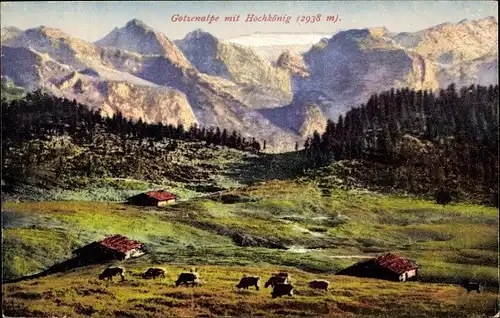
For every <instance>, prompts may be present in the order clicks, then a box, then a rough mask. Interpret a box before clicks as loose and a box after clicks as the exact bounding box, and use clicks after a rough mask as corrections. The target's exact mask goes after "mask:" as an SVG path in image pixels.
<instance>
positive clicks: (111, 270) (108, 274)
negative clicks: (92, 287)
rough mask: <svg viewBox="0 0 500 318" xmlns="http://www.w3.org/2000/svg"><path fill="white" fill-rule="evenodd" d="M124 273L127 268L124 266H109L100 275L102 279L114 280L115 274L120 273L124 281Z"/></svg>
mask: <svg viewBox="0 0 500 318" xmlns="http://www.w3.org/2000/svg"><path fill="white" fill-rule="evenodd" d="M124 273H125V269H124V268H123V267H108V268H106V269H105V270H104V271H103V272H102V273H101V274H100V275H99V279H100V280H103V279H108V280H111V281H112V280H113V277H114V276H116V275H120V276H121V278H122V281H124V280H125V276H124Z"/></svg>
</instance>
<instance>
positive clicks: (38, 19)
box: [0, 1, 498, 41]
mask: <svg viewBox="0 0 500 318" xmlns="http://www.w3.org/2000/svg"><path fill="white" fill-rule="evenodd" d="M1 9H2V10H1V16H0V18H1V19H0V21H1V25H2V27H4V26H16V27H18V28H21V29H27V28H32V27H37V26H40V25H45V26H48V27H53V28H58V29H61V30H63V31H64V32H66V33H69V34H71V35H73V36H77V37H79V38H82V39H84V40H88V41H95V40H98V39H100V38H102V37H103V36H104V35H106V34H107V33H108V32H110V31H111V30H112V29H113V28H114V27H122V26H123V25H125V23H126V22H127V21H129V20H131V19H133V18H137V19H140V20H142V21H144V22H145V23H146V24H147V25H149V26H151V27H152V28H154V29H156V30H158V31H161V32H163V33H165V34H166V35H167V36H168V37H169V38H171V39H179V38H182V37H184V35H185V34H186V33H188V32H190V31H192V30H194V29H197V28H201V29H203V30H205V31H208V32H210V33H212V34H213V35H215V36H217V37H219V38H222V39H227V38H231V37H235V36H238V35H243V34H249V33H253V32H290V33H293V32H306V33H307V32H327V33H334V32H335V31H336V30H339V29H352V28H364V27H375V26H385V27H386V28H388V29H389V30H390V31H394V32H401V31H417V30H421V29H424V28H427V27H429V26H432V25H436V24H440V23H443V22H458V21H460V20H462V19H469V20H474V19H480V18H484V17H487V16H494V17H496V18H497V19H498V13H497V11H498V4H497V2H496V1H321V2H319V1H295V2H294V1H279V2H278V1H273V2H270V1H269V2H257V1H255V2H254V1H246V2H240V1H217V2H210V1H198V2H188V1H186V2H178V1H176V2H56V1H53V2H33V3H30V2H20V3H15V2H12V3H5V2H3V3H2V4H1ZM252 13H253V14H256V15H262V14H268V13H269V14H278V15H280V16H284V15H288V16H291V17H292V18H291V21H290V23H289V24H285V23H280V22H260V23H259V22H255V23H251V22H247V23H246V22H244V20H245V19H246V17H247V14H252ZM174 14H179V15H196V16H203V15H208V14H213V15H215V16H219V17H220V18H219V21H218V22H215V23H212V24H207V23H203V22H175V23H174V22H172V21H171V19H172V16H173V15H174ZM235 14H240V16H241V18H240V22H224V17H226V16H231V15H235ZM317 14H321V15H322V20H321V21H320V22H315V23H312V24H311V23H310V24H298V23H297V22H296V18H297V16H299V15H317ZM337 14H338V15H339V17H340V20H339V21H338V22H336V23H332V22H326V21H325V18H326V16H329V15H337ZM221 20H222V21H221Z"/></svg>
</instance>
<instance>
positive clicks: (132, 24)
mask: <svg viewBox="0 0 500 318" xmlns="http://www.w3.org/2000/svg"><path fill="white" fill-rule="evenodd" d="M125 28H141V29H151V28H150V27H148V26H147V24H146V23H144V22H143V21H141V20H139V19H132V20H130V21H129V22H127V24H125Z"/></svg>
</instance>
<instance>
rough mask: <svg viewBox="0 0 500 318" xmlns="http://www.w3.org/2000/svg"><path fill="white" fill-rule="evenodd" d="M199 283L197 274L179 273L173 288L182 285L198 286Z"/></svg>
mask: <svg viewBox="0 0 500 318" xmlns="http://www.w3.org/2000/svg"><path fill="white" fill-rule="evenodd" d="M200 283H201V281H200V279H199V277H198V274H197V273H180V274H179V278H177V281H176V282H175V287H177V286H179V285H182V284H184V285H186V286H189V285H191V286H195V285H200Z"/></svg>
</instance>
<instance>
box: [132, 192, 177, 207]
mask: <svg viewBox="0 0 500 318" xmlns="http://www.w3.org/2000/svg"><path fill="white" fill-rule="evenodd" d="M176 201H177V196H176V195H175V194H172V193H170V192H167V191H163V190H161V191H149V192H146V193H141V194H138V195H136V196H133V197H130V198H128V200H127V203H128V204H133V205H142V206H162V205H167V204H172V203H174V202H176Z"/></svg>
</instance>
